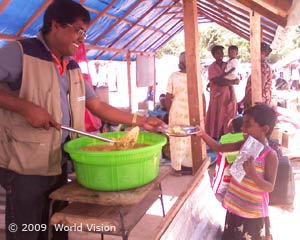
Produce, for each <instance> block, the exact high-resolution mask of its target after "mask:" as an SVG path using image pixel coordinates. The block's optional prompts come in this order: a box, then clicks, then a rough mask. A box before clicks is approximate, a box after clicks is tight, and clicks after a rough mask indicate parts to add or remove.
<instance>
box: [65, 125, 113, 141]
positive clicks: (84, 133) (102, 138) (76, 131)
mask: <svg viewBox="0 0 300 240" xmlns="http://www.w3.org/2000/svg"><path fill="white" fill-rule="evenodd" d="M61 129H64V130H67V131H69V132H74V133H78V134H81V135H83V136H87V137H91V138H95V139H98V140H102V141H104V142H110V143H116V142H117V141H116V140H112V139H110V138H105V137H101V136H98V135H95V134H91V133H87V132H84V131H80V130H77V129H74V128H71V127H66V126H61Z"/></svg>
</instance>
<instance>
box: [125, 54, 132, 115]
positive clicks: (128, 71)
mask: <svg viewBox="0 0 300 240" xmlns="http://www.w3.org/2000/svg"><path fill="white" fill-rule="evenodd" d="M126 60H127V79H128V99H129V112H132V94H131V71H130V65H131V60H130V52H129V51H128V53H127V56H126Z"/></svg>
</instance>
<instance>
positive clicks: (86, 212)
mask: <svg viewBox="0 0 300 240" xmlns="http://www.w3.org/2000/svg"><path fill="white" fill-rule="evenodd" d="M170 170H171V168H170V167H169V166H161V167H160V170H159V175H158V177H157V178H156V179H154V180H153V181H152V182H150V183H148V184H146V185H144V186H142V187H138V188H134V189H130V190H125V191H118V192H103V191H95V190H91V189H87V188H84V187H82V186H81V185H79V184H78V183H77V182H76V181H72V182H70V183H68V184H66V185H64V186H63V187H61V188H59V189H57V190H56V191H55V192H53V193H51V195H50V198H51V200H52V201H51V206H50V216H51V219H50V225H56V226H59V225H60V226H62V225H64V226H67V227H70V230H75V231H88V232H95V233H99V234H101V239H103V237H104V236H103V235H104V234H110V235H118V236H122V238H123V239H124V240H126V239H128V235H129V233H130V231H131V230H132V229H133V227H134V226H135V225H136V224H137V223H138V222H139V220H140V219H141V218H142V217H143V216H144V215H145V213H146V212H147V210H148V209H149V207H150V206H151V205H152V204H153V203H154V202H155V201H156V200H157V199H158V198H159V199H160V201H161V206H162V212H163V216H165V210H164V203H163V198H162V195H163V193H162V187H161V181H162V180H163V178H164V177H166V176H167V175H168V174H169V173H170ZM57 200H62V201H68V202H69V205H68V206H67V207H66V208H64V209H63V210H62V211H60V212H56V213H54V214H53V215H52V206H53V203H54V202H55V201H57ZM49 234H52V233H51V231H49ZM49 239H51V238H49Z"/></svg>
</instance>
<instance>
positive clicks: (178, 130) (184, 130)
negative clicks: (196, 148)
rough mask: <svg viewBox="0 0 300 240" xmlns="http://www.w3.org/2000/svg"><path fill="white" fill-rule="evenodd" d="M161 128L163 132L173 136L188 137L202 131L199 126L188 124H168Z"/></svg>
mask: <svg viewBox="0 0 300 240" xmlns="http://www.w3.org/2000/svg"><path fill="white" fill-rule="evenodd" d="M160 130H161V132H162V133H164V134H166V135H168V136H171V137H187V136H191V135H193V134H196V133H199V132H200V129H199V128H197V127H194V126H188V125H174V126H166V127H163V128H161V129H160Z"/></svg>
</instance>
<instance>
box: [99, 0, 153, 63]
mask: <svg viewBox="0 0 300 240" xmlns="http://www.w3.org/2000/svg"><path fill="white" fill-rule="evenodd" d="M157 4H159V2H157V3H156V4H154V5H153V6H152V7H151V8H150V9H149V10H148V11H146V12H145V13H144V14H143V15H142V16H141V17H139V19H138V20H137V21H136V22H135V23H134V24H132V25H131V27H130V28H128V29H127V30H126V31H124V32H123V33H122V34H120V35H119V36H118V37H117V38H116V39H115V40H114V41H113V42H112V43H111V44H109V45H108V47H112V46H113V45H114V44H116V43H117V42H118V41H120V40H121V39H122V38H123V37H124V36H125V35H126V34H127V33H128V32H129V31H131V30H132V29H133V27H135V26H137V24H138V22H139V21H141V20H142V19H143V18H144V17H146V16H147V15H148V14H149V13H150V12H152V10H153V9H154V8H155V7H156V6H157ZM102 54H103V53H100V54H99V55H98V56H97V58H99V57H100V56H101V55H102ZM112 57H114V56H112Z"/></svg>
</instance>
